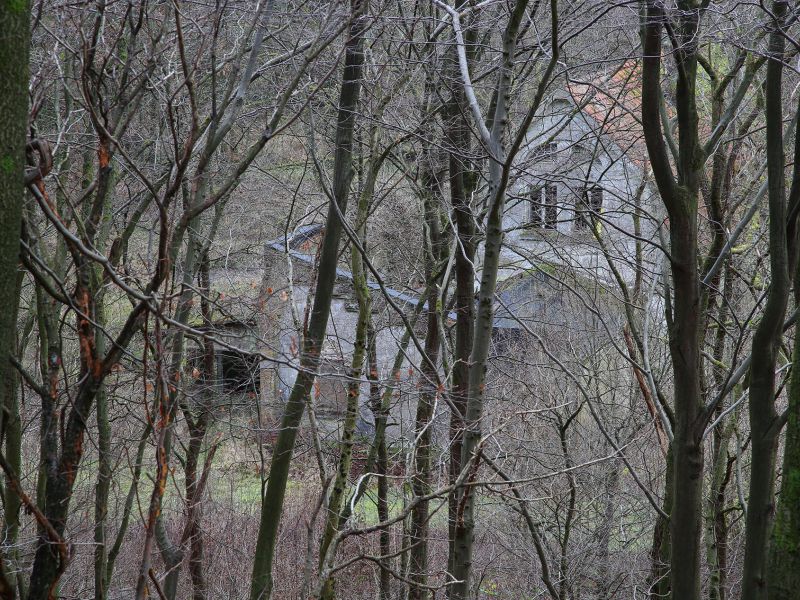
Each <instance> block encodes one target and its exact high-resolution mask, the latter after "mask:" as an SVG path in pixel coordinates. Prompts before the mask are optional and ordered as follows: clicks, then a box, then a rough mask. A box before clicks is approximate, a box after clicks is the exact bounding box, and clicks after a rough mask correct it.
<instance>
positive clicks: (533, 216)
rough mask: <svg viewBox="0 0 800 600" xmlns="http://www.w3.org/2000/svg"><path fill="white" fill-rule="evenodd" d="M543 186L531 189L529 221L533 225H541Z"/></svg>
mask: <svg viewBox="0 0 800 600" xmlns="http://www.w3.org/2000/svg"><path fill="white" fill-rule="evenodd" d="M543 207H544V205H543V204H542V188H540V187H533V188H531V191H530V214H529V215H528V223H529V224H530V225H532V226H533V227H541V226H542V224H543V220H542V208H543Z"/></svg>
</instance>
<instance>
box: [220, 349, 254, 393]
mask: <svg viewBox="0 0 800 600" xmlns="http://www.w3.org/2000/svg"><path fill="white" fill-rule="evenodd" d="M219 354H220V357H219V359H220V378H221V379H222V389H223V390H224V391H226V392H244V393H252V394H257V393H258V391H259V375H258V356H256V355H253V354H245V353H243V352H235V351H233V350H224V351H222V352H220V353H219Z"/></svg>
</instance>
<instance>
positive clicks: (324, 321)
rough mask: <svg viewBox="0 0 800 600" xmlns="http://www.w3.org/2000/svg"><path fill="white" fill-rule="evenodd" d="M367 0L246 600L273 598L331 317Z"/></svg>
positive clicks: (357, 24) (348, 54)
mask: <svg viewBox="0 0 800 600" xmlns="http://www.w3.org/2000/svg"><path fill="white" fill-rule="evenodd" d="M368 5H369V2H368V0H351V24H350V28H349V35H348V38H347V42H346V49H345V61H344V73H343V75H342V86H341V90H340V95H339V111H338V115H337V123H336V144H335V148H336V152H335V158H334V166H333V169H334V173H333V198H332V199H331V201H330V203H329V205H328V216H327V220H326V224H325V235H324V238H323V240H322V247H321V250H320V260H319V272H318V276H317V282H316V293H315V296H314V304H313V308H312V309H311V319H310V322H309V326H308V333H307V334H306V336H305V337H304V339H303V349H302V354H301V359H300V363H301V369H300V370H299V371H298V373H297V379H296V380H295V382H294V386H293V387H292V391H291V394H290V395H289V399H288V401H287V403H286V409H285V410H284V413H283V418H282V420H281V430H280V432H279V433H278V439H277V441H276V443H275V447H274V450H273V456H272V464H271V465H270V471H269V481H268V482H267V489H266V492H265V494H264V497H263V499H262V502H261V521H260V524H259V530H258V540H257V542H256V551H255V557H254V560H253V574H252V579H251V588H250V599H251V600H268V599H269V597H270V596H271V594H272V561H273V558H274V555H275V542H276V540H277V537H278V526H279V524H280V518H281V512H282V510H283V501H284V496H285V493H286V482H287V481H288V478H289V465H290V463H291V461H292V451H293V450H294V444H295V440H296V439H297V430H298V428H299V427H300V421H301V420H302V418H303V412H304V411H305V405H306V398H308V395H309V393H310V392H311V388H312V386H313V384H314V378H315V374H316V371H317V368H318V366H319V356H320V352H321V350H322V344H323V342H324V341H325V334H326V333H327V328H328V317H329V316H330V308H331V299H332V297H331V295H332V292H333V286H334V283H335V281H336V263H337V260H338V251H339V240H340V238H341V234H342V223H341V221H340V217H339V215H340V213H341V216H342V217H344V215H345V214H346V210H347V200H348V197H349V195H350V182H351V180H352V178H353V165H352V154H353V127H354V125H355V119H356V110H357V108H358V99H359V93H360V90H361V77H362V71H363V63H364V56H363V53H362V45H363V37H364V31H365V27H366V18H365V15H366V13H367V9H368V8H367V7H368Z"/></svg>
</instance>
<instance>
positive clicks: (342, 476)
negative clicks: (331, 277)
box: [319, 135, 377, 600]
mask: <svg viewBox="0 0 800 600" xmlns="http://www.w3.org/2000/svg"><path fill="white" fill-rule="evenodd" d="M371 141H372V142H373V143H371V144H370V148H371V149H374V135H373V137H372V140H371ZM376 176H377V172H376V171H374V170H373V169H371V168H370V169H369V173H368V175H367V181H366V183H365V185H364V189H363V190H362V191H361V194H360V197H359V199H358V208H357V210H356V229H355V232H356V238H357V239H358V242H359V245H360V246H361V248H358V247H357V246H356V245H355V244H352V245H351V248H350V268H351V271H352V273H353V290H354V292H355V296H356V302H357V303H358V319H357V321H356V330H355V342H354V344H353V356H352V359H351V363H350V373H349V374H348V376H349V383H348V386H347V410H346V412H345V419H344V424H343V426H342V439H341V441H340V443H339V448H340V449H339V467H338V469H337V471H336V477H335V479H334V481H333V487H332V488H331V493H330V497H329V498H328V506H327V509H328V510H327V519H326V520H325V528H324V530H323V534H322V540H321V542H320V547H319V557H320V567H323V566H324V564H325V561H326V559H327V553H328V548H329V547H330V544H331V542H332V541H333V538H334V536H335V535H336V533H338V531H339V529H340V527H341V526H342V524H343V523H342V521H341V516H342V514H341V513H342V502H343V501H344V497H345V492H346V491H347V480H348V477H349V476H350V465H351V464H352V460H353V444H354V443H355V440H354V436H355V430H356V421H357V419H358V414H359V408H360V406H359V403H360V400H361V374H362V371H363V367H364V359H365V358H366V355H367V345H368V333H369V330H370V321H371V319H372V298H371V296H370V291H369V287H368V285H367V271H366V267H365V266H364V257H362V256H361V250H362V249H365V248H366V237H367V217H368V216H369V207H370V201H371V200H372V194H373V191H374V187H375V178H376ZM333 586H334V579H333V577H330V578H328V580H327V581H326V582H325V586H324V588H323V590H322V600H333V598H334V597H335V594H334V587H333Z"/></svg>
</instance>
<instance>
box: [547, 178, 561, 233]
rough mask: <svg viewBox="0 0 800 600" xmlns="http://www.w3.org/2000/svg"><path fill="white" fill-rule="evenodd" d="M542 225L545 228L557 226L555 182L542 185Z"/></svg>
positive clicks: (556, 191) (556, 189) (555, 227)
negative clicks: (543, 201) (543, 202)
mask: <svg viewBox="0 0 800 600" xmlns="http://www.w3.org/2000/svg"><path fill="white" fill-rule="evenodd" d="M544 200H545V204H544V226H545V229H557V228H558V188H556V184H555V183H548V184H547V185H546V186H545V187H544Z"/></svg>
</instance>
